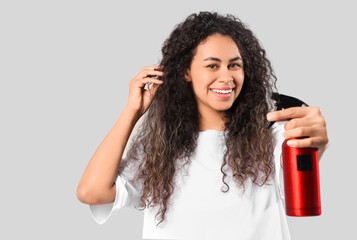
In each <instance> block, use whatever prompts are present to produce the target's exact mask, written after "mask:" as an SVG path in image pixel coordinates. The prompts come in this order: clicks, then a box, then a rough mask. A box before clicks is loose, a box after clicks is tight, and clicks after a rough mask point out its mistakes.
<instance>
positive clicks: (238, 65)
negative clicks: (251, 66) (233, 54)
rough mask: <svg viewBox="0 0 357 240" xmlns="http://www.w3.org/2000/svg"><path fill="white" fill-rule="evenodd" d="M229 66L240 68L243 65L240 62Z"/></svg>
mask: <svg viewBox="0 0 357 240" xmlns="http://www.w3.org/2000/svg"><path fill="white" fill-rule="evenodd" d="M229 67H231V68H240V67H241V66H240V64H238V63H232V64H231V65H229Z"/></svg>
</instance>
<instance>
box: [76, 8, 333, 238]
mask: <svg viewBox="0 0 357 240" xmlns="http://www.w3.org/2000/svg"><path fill="white" fill-rule="evenodd" d="M162 55H163V57H162V61H161V63H160V66H150V67H144V68H143V69H142V70H141V71H140V72H139V73H138V75H137V76H136V77H135V78H134V79H132V80H131V81H130V83H129V99H128V103H127V106H126V108H125V109H124V110H123V112H122V113H121V115H120V117H119V119H118V121H117V122H116V123H115V125H114V126H113V128H112V129H111V130H110V132H109V133H108V135H107V136H106V138H105V139H104V140H103V142H102V143H101V144H100V146H99V147H98V149H97V151H96V152H95V154H94V155H93V157H92V159H91V160H90V162H89V164H88V166H87V168H86V170H85V172H84V174H83V176H82V178H81V181H80V183H79V185H78V189H77V196H78V198H79V200H80V201H82V202H83V203H86V204H89V205H90V206H91V210H92V213H93V217H94V218H95V219H96V221H97V222H99V223H103V222H105V221H106V219H107V218H108V217H109V216H110V214H111V213H112V212H117V211H118V210H120V209H121V208H123V207H128V206H131V207H135V208H138V209H139V208H143V209H145V218H144V231H143V237H144V238H149V239H150V238H151V239H290V236H289V232H288V229H287V224H286V219H285V214H284V211H283V208H282V199H281V197H280V196H281V191H280V186H279V179H278V177H277V176H278V172H279V169H280V166H279V162H280V161H279V159H280V152H279V151H280V146H281V143H282V141H283V140H284V137H285V138H297V137H302V136H304V137H306V138H305V139H299V140H294V141H290V143H289V144H295V145H294V146H295V147H318V148H319V152H320V156H321V154H322V153H323V151H324V150H325V149H326V147H327V145H328V137H327V130H326V124H325V120H324V118H323V117H322V115H321V112H320V111H319V108H317V107H304V108H302V107H300V108H291V109H287V110H283V111H278V112H273V113H270V115H269V117H270V118H269V121H286V120H290V121H289V122H287V123H286V124H285V125H283V124H280V125H278V126H277V127H275V128H273V129H269V130H264V127H265V126H266V125H267V123H268V120H267V115H266V114H267V113H268V112H269V110H271V109H272V103H271V100H270V98H269V96H270V95H271V92H272V91H273V88H274V87H275V81H276V78H275V75H274V73H273V70H272V67H271V64H270V62H269V60H268V59H267V58H266V54H265V51H264V49H262V47H261V46H260V44H259V42H258V40H257V39H256V38H255V36H254V35H253V33H252V32H251V31H250V30H249V29H248V28H247V27H245V26H244V24H243V23H242V22H241V21H240V20H239V19H237V18H235V17H234V16H232V15H227V16H221V15H219V14H217V13H210V12H200V13H199V14H192V15H190V16H189V17H188V18H187V19H186V20H185V21H184V22H182V23H181V24H179V25H177V26H176V28H175V29H174V30H173V32H172V33H171V35H170V37H169V38H168V39H167V40H166V41H165V43H164V45H163V47H162ZM275 88H276V87H275ZM146 112H147V113H146ZM144 113H146V114H145V116H144V117H145V118H144V120H143V121H142V124H141V125H140V128H139V130H138V133H137V134H136V135H135V136H134V137H133V141H132V142H131V144H130V146H129V147H130V148H129V149H128V151H127V153H124V149H125V147H126V145H127V142H128V138H129V136H130V134H131V133H132V130H133V128H134V125H135V124H136V123H137V121H138V120H139V119H140V118H141V117H142V116H143V115H144ZM284 129H285V132H284ZM276 146H277V147H276ZM123 153H124V154H123ZM276 170H277V171H276ZM156 220H158V221H157V222H156Z"/></svg>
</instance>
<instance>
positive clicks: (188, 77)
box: [185, 69, 192, 82]
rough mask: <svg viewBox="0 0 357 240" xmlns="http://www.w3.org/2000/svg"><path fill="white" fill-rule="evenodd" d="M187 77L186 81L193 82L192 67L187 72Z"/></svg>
mask: <svg viewBox="0 0 357 240" xmlns="http://www.w3.org/2000/svg"><path fill="white" fill-rule="evenodd" d="M185 79H186V82H191V81H192V80H191V72H190V69H188V70H187V72H186V73H185Z"/></svg>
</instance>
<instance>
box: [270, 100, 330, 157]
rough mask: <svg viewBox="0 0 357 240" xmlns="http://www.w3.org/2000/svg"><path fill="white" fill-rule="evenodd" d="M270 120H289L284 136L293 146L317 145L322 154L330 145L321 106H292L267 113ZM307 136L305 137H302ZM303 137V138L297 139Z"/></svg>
mask: <svg viewBox="0 0 357 240" xmlns="http://www.w3.org/2000/svg"><path fill="white" fill-rule="evenodd" d="M267 119H268V121H288V123H286V124H285V133H284V137H285V138H286V139H292V138H294V139H292V140H289V141H288V142H287V144H288V145H289V146H291V147H297V148H304V147H317V148H318V149H319V153H321V154H322V152H324V150H325V149H326V148H327V147H328V146H329V139H328V136H327V129H326V121H325V118H324V117H323V116H322V114H321V110H320V108H319V107H291V108H287V109H284V110H280V111H274V112H270V113H268V114H267ZM302 137H305V138H302ZM296 138H301V139H296Z"/></svg>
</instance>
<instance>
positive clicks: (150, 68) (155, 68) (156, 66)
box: [141, 65, 164, 71]
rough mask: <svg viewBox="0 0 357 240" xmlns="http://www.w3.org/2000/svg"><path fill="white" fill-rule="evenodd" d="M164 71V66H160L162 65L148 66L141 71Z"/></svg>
mask: <svg viewBox="0 0 357 240" xmlns="http://www.w3.org/2000/svg"><path fill="white" fill-rule="evenodd" d="M162 69H164V66H160V65H155V66H146V67H143V68H142V69H141V71H143V70H162Z"/></svg>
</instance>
